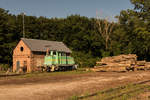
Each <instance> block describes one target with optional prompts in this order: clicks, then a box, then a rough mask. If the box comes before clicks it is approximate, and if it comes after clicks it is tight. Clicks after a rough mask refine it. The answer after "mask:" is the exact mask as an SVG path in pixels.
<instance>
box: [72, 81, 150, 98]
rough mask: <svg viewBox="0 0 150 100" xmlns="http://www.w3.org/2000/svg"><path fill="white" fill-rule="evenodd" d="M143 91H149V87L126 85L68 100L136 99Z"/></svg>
mask: <svg viewBox="0 0 150 100" xmlns="http://www.w3.org/2000/svg"><path fill="white" fill-rule="evenodd" d="M145 91H150V86H149V85H144V84H128V85H125V86H120V87H117V88H110V89H107V90H103V91H99V92H96V93H93V94H89V95H84V96H80V97H76V96H74V97H76V99H69V100H128V99H130V98H132V97H136V96H137V95H138V94H140V93H143V92H145Z"/></svg>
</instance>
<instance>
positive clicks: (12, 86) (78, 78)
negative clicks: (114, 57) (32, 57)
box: [0, 71, 150, 100]
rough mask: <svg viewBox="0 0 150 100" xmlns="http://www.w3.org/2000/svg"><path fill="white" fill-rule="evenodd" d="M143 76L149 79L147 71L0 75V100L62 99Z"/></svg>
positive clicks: (149, 73) (131, 81)
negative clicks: (37, 75) (28, 76)
mask: <svg viewBox="0 0 150 100" xmlns="http://www.w3.org/2000/svg"><path fill="white" fill-rule="evenodd" d="M144 80H150V71H147V72H145V71H139V72H127V73H116V72H96V73H86V74H78V75H58V76H53V77H51V76H46V77H37V78H35V77H34V78H19V79H9V78H3V79H0V100H66V99H68V98H69V97H71V96H74V95H85V94H87V93H92V92H96V91H100V90H103V89H108V88H111V87H116V86H121V85H125V84H128V83H135V82H140V81H144Z"/></svg>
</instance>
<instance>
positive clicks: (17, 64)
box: [13, 38, 71, 72]
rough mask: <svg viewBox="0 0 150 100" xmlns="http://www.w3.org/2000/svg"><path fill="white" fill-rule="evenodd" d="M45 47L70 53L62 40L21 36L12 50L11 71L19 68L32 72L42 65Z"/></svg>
mask: <svg viewBox="0 0 150 100" xmlns="http://www.w3.org/2000/svg"><path fill="white" fill-rule="evenodd" d="M47 49H49V50H53V51H59V52H65V53H68V54H70V53H71V50H70V49H69V48H67V47H66V45H65V44H64V43H63V42H56V41H47V40H37V39H26V38H21V40H20V41H19V43H18V44H17V46H16V48H15V49H14V51H13V72H15V71H18V70H19V69H20V68H25V69H26V70H25V71H26V72H32V71H35V70H36V68H37V67H39V66H43V65H44V56H45V55H46V51H47Z"/></svg>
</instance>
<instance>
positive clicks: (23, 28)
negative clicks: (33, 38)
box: [21, 13, 25, 38]
mask: <svg viewBox="0 0 150 100" xmlns="http://www.w3.org/2000/svg"><path fill="white" fill-rule="evenodd" d="M21 15H22V31H23V38H25V27H24V15H25V14H24V13H21Z"/></svg>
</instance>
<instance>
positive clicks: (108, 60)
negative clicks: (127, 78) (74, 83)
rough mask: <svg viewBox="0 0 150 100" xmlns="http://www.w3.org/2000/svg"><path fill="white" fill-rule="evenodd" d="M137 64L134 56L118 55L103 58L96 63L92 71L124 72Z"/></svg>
mask: <svg viewBox="0 0 150 100" xmlns="http://www.w3.org/2000/svg"><path fill="white" fill-rule="evenodd" d="M136 62H137V56H136V55H135V54H128V55H119V56H113V57H104V58H102V59H101V60H100V61H98V62H96V66H94V68H93V69H91V70H93V71H126V70H127V69H132V67H133V65H135V64H136Z"/></svg>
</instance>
